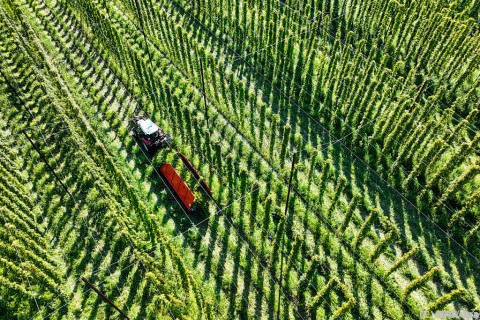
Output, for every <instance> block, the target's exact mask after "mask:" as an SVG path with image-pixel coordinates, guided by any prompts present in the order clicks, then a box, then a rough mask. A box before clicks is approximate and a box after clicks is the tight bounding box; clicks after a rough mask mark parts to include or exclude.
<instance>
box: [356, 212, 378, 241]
mask: <svg viewBox="0 0 480 320" xmlns="http://www.w3.org/2000/svg"><path fill="white" fill-rule="evenodd" d="M368 212H369V215H368V217H367V219H365V222H364V223H363V224H362V226H361V227H360V230H359V231H358V232H357V235H356V236H355V239H353V246H354V247H355V248H357V247H358V246H360V245H361V244H362V241H363V239H364V238H365V236H366V235H367V232H368V231H370V228H371V227H372V225H373V224H374V223H375V220H377V218H378V216H379V214H380V210H379V209H378V208H373V207H369V208H368Z"/></svg>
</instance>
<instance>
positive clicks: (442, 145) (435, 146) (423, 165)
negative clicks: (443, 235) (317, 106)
mask: <svg viewBox="0 0 480 320" xmlns="http://www.w3.org/2000/svg"><path fill="white" fill-rule="evenodd" d="M348 39H349V37H347V44H348ZM288 41H289V40H288V39H287V41H285V42H288ZM338 43H339V42H338V41H336V42H335V44H334V50H333V51H334V52H335V51H336V50H338V48H339V47H340V46H339V45H338ZM364 43H365V42H360V43H359V47H360V51H362V49H361V47H362V45H364ZM287 47H288V45H287ZM335 47H336V48H337V49H335ZM288 51H289V50H287V52H288ZM301 51H302V50H301ZM313 52H315V51H313ZM341 52H342V51H341ZM343 52H344V53H342V54H336V55H335V57H337V56H338V57H340V56H342V59H344V62H340V63H339V62H332V61H333V60H334V59H333V60H332V59H330V64H329V67H328V68H327V79H335V77H333V76H328V74H333V68H332V66H334V65H337V64H339V65H341V66H346V65H348V63H347V62H346V61H348V58H350V57H349V50H347V49H345V50H343ZM370 52H374V50H373V49H372V51H370ZM312 54H313V53H312ZM300 56H301V54H300ZM359 57H360V55H356V56H355V57H354V61H360V60H361V59H359ZM299 59H301V58H299ZM299 61H300V60H299ZM311 61H313V60H311ZM212 63H213V62H212ZM372 66H373V64H370V67H369V70H374V69H376V70H381V72H382V68H384V66H382V65H380V68H372ZM402 68H403V67H402V65H401V63H400V62H399V63H397V64H395V66H394V69H396V70H401V69H402ZM343 69H344V70H345V69H346V70H348V69H349V68H343ZM295 70H297V71H298V70H300V69H299V68H296V69H295ZM352 70H353V69H352ZM412 70H413V69H412ZM370 72H371V71H370ZM335 74H336V73H335ZM414 75H415V72H410V73H409V74H408V78H409V79H413V76H414ZM380 77H381V79H382V81H379V82H378V84H377V82H376V81H373V82H372V83H371V84H370V85H369V86H367V88H368V90H366V91H365V92H366V93H365V94H366V95H365V98H364V101H372V99H369V98H368V97H369V96H370V95H371V94H372V92H373V91H378V89H375V90H372V89H373V88H374V87H376V86H378V85H379V84H383V83H384V82H385V81H384V80H385V78H386V77H385V73H381V75H380ZM305 78H306V79H311V77H305ZM339 78H340V79H348V78H349V77H339ZM387 80H388V81H392V80H391V78H388V79H387ZM342 81H343V80H342ZM331 83H332V82H331V81H330V84H329V82H328V81H327V86H331V88H332V89H333V88H334V87H333V86H332V85H331ZM347 83H348V81H346V82H343V84H344V85H345V84H347ZM357 83H358V82H357ZM293 87H295V86H293ZM319 87H320V86H319V85H317V88H319ZM386 87H387V88H388V87H392V88H394V87H396V85H395V83H394V82H392V84H390V85H389V86H386ZM338 88H340V89H339V92H338V93H339V94H341V93H342V92H346V91H343V89H342V88H344V86H337V89H338ZM327 91H331V90H327ZM390 91H391V92H395V90H393V91H392V90H390ZM473 92H474V91H472V90H470V91H469V94H473ZM327 95H328V94H327ZM351 96H353V95H351ZM441 96H442V94H441V91H440V92H439V93H438V94H437V95H436V96H434V97H436V98H437V100H436V101H435V100H431V101H428V102H426V104H427V105H428V106H429V108H423V111H422V112H419V110H421V108H420V107H419V106H418V105H416V104H414V108H413V110H412V112H407V113H405V112H402V110H404V109H405V108H412V107H409V103H410V100H409V99H405V97H404V98H403V100H405V102H404V103H403V104H400V103H397V104H396V107H395V108H393V110H394V111H393V112H390V113H389V114H387V117H386V118H385V119H381V121H380V123H384V125H383V126H378V125H377V126H375V131H374V132H373V135H374V136H375V137H376V139H379V138H381V139H384V141H385V142H384V143H385V145H384V146H383V149H382V151H383V152H387V153H391V152H393V150H395V149H391V146H392V144H393V143H394V142H395V143H396V141H402V140H403V141H402V147H400V148H399V150H400V151H399V153H398V157H397V159H396V163H399V164H402V163H404V161H411V159H415V158H417V159H418V160H417V161H418V165H417V166H416V167H414V168H413V170H412V172H411V174H410V175H409V176H408V177H407V179H406V182H405V183H404V186H403V188H405V190H406V189H408V187H409V186H410V185H409V184H408V183H409V182H410V181H412V178H416V177H417V176H419V175H425V174H427V169H428V168H430V167H432V166H431V165H432V164H433V163H435V162H436V161H438V160H439V159H440V156H439V155H440V154H441V153H443V152H447V149H446V147H447V146H448V145H449V143H447V142H442V140H444V139H445V140H447V141H450V142H451V141H452V139H453V138H454V137H455V136H456V133H459V132H460V131H462V130H464V127H465V126H466V125H468V123H469V122H470V121H471V119H474V118H475V115H476V112H477V110H476V109H473V110H472V111H471V112H470V114H469V115H468V117H467V121H462V122H460V123H458V125H457V126H455V128H454V129H453V130H452V131H449V130H445V131H444V132H443V133H442V136H440V137H438V138H436V139H437V140H436V142H434V143H432V144H431V145H430V147H429V148H428V150H426V151H425V152H424V153H423V156H422V157H420V155H421V154H422V151H423V150H422V149H421V148H418V147H415V148H407V147H406V146H410V145H411V143H412V142H413V140H412V139H413V137H418V136H420V137H424V138H429V139H431V138H433V139H435V136H434V135H431V134H429V132H430V131H431V130H435V131H436V130H438V129H439V128H440V127H441V126H442V125H445V124H446V123H448V122H451V121H452V112H451V111H453V109H450V110H447V111H446V112H444V115H443V118H444V120H443V121H442V120H441V121H429V122H427V123H426V124H425V125H424V126H413V123H414V122H415V121H418V120H421V121H424V120H423V119H428V117H427V115H428V112H427V111H428V110H431V108H432V107H433V105H435V104H437V103H438V99H440V98H441ZM385 97H386V94H384V95H383V98H382V99H385ZM378 98H379V97H378V96H377V97H376V98H375V99H378ZM375 99H374V100H375ZM327 101H328V99H327ZM355 101H357V102H355ZM353 102H354V103H353V104H354V105H358V106H357V107H359V108H364V106H365V105H366V103H363V102H362V100H360V99H354V100H353ZM459 103H463V102H461V101H460V99H458V100H457V102H456V104H455V105H457V106H458V104H459ZM327 104H328V103H327ZM347 104H349V103H347ZM374 105H375V104H373V103H370V104H369V107H368V108H366V111H365V112H366V114H367V115H373V114H375V113H377V114H378V111H377V112H375V111H374ZM354 109H355V108H351V109H350V110H354ZM430 112H431V111H430ZM359 115H360V113H359V112H356V113H354V112H348V113H347V118H346V119H347V121H357V123H358V121H359V120H354V119H359ZM399 116H400V117H403V120H401V121H396V120H395V119H397V118H398V117H399ZM367 118H368V117H367ZM348 119H351V120H348ZM365 120H366V118H363V120H362V121H361V122H360V123H359V125H360V126H363V124H365ZM331 123H335V121H332V122H331ZM395 123H397V125H395ZM398 123H401V124H402V125H398ZM346 127H347V126H343V128H346ZM370 127H372V126H370ZM366 130H367V131H368V128H367V129H366ZM408 130H410V131H413V134H407V132H408ZM382 132H383V133H385V132H391V133H390V134H388V135H385V134H381V133H382ZM359 137H360V135H358V134H357V132H355V134H354V136H353V139H352V142H353V143H355V142H358V139H359ZM416 140H417V142H416V143H417V144H418V143H421V142H422V139H420V140H419V139H416ZM477 140H479V139H478V137H477V138H476V139H474V141H473V142H475V141H477ZM475 144H476V143H472V144H469V145H464V146H463V147H462V148H463V150H464V151H467V152H465V154H468V153H471V152H473V150H475ZM467 146H470V147H469V148H466V147H467ZM370 149H371V147H370ZM465 149H467V150H465ZM407 150H414V152H416V154H415V153H412V152H407ZM457 150H459V149H457ZM457 153H458V152H457ZM394 159H395V158H394ZM383 161H384V160H383V156H380V157H379V158H378V159H377V166H379V167H380V168H381V167H382V166H384V165H385V164H383V163H382V162H383ZM443 172H444V173H445V171H443ZM469 177H470V178H471V176H469ZM438 179H439V172H436V173H434V178H433V179H432V180H431V181H432V183H431V184H429V185H428V188H430V187H432V186H435V184H436V183H438V181H436V182H435V180H438ZM463 181H464V182H468V181H470V180H468V179H464V180H463ZM451 183H453V181H452V182H451ZM414 185H417V184H416V183H415V184H414ZM454 186H456V184H454ZM417 187H418V186H417ZM454 189H455V192H458V191H457V190H460V188H459V187H455V188H454ZM445 195H446V196H449V194H448V193H447V194H445ZM438 203H439V204H440V205H443V202H438Z"/></svg>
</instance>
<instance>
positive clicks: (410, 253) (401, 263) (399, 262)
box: [385, 246, 420, 277]
mask: <svg viewBox="0 0 480 320" xmlns="http://www.w3.org/2000/svg"><path fill="white" fill-rule="evenodd" d="M419 251H420V247H418V246H417V247H413V248H412V249H410V250H409V251H408V252H407V253H405V254H404V255H403V256H402V257H401V258H400V259H398V260H397V261H396V262H395V263H394V264H393V265H392V266H391V267H390V269H388V270H387V272H386V273H385V277H388V276H389V275H390V274H392V273H393V272H395V271H396V270H397V269H398V268H400V267H402V266H404V265H405V264H406V263H407V260H408V259H410V258H411V257H413V256H414V255H416V254H417V253H418V252H419Z"/></svg>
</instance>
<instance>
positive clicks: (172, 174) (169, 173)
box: [160, 163, 195, 210]
mask: <svg viewBox="0 0 480 320" xmlns="http://www.w3.org/2000/svg"><path fill="white" fill-rule="evenodd" d="M160 171H161V172H162V173H163V175H164V176H165V178H166V179H167V181H168V182H169V183H170V185H171V186H172V188H173V189H174V190H175V192H176V193H177V195H178V197H179V198H180V199H181V200H182V202H183V204H184V205H185V206H186V207H187V209H188V210H190V209H192V204H193V200H194V199H195V196H194V195H193V193H192V191H190V189H188V187H187V185H186V184H185V182H184V181H183V180H182V178H180V176H179V175H178V173H177V171H175V169H174V168H173V167H172V165H171V164H169V163H166V164H162V165H161V166H160Z"/></svg>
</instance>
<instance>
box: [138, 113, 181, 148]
mask: <svg viewBox="0 0 480 320" xmlns="http://www.w3.org/2000/svg"><path fill="white" fill-rule="evenodd" d="M130 120H131V121H132V122H134V123H135V124H136V125H135V126H134V128H133V133H134V136H135V137H136V138H137V139H138V140H140V142H141V143H142V144H143V147H144V148H145V150H146V151H147V152H152V151H155V150H156V149H158V148H163V147H166V146H167V145H168V143H170V142H172V141H173V138H172V136H171V135H167V134H166V133H165V132H164V131H163V129H162V128H160V127H159V126H157V125H156V124H155V123H153V121H152V120H151V119H148V118H145V117H142V116H135V117H134V118H131V119H130Z"/></svg>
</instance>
